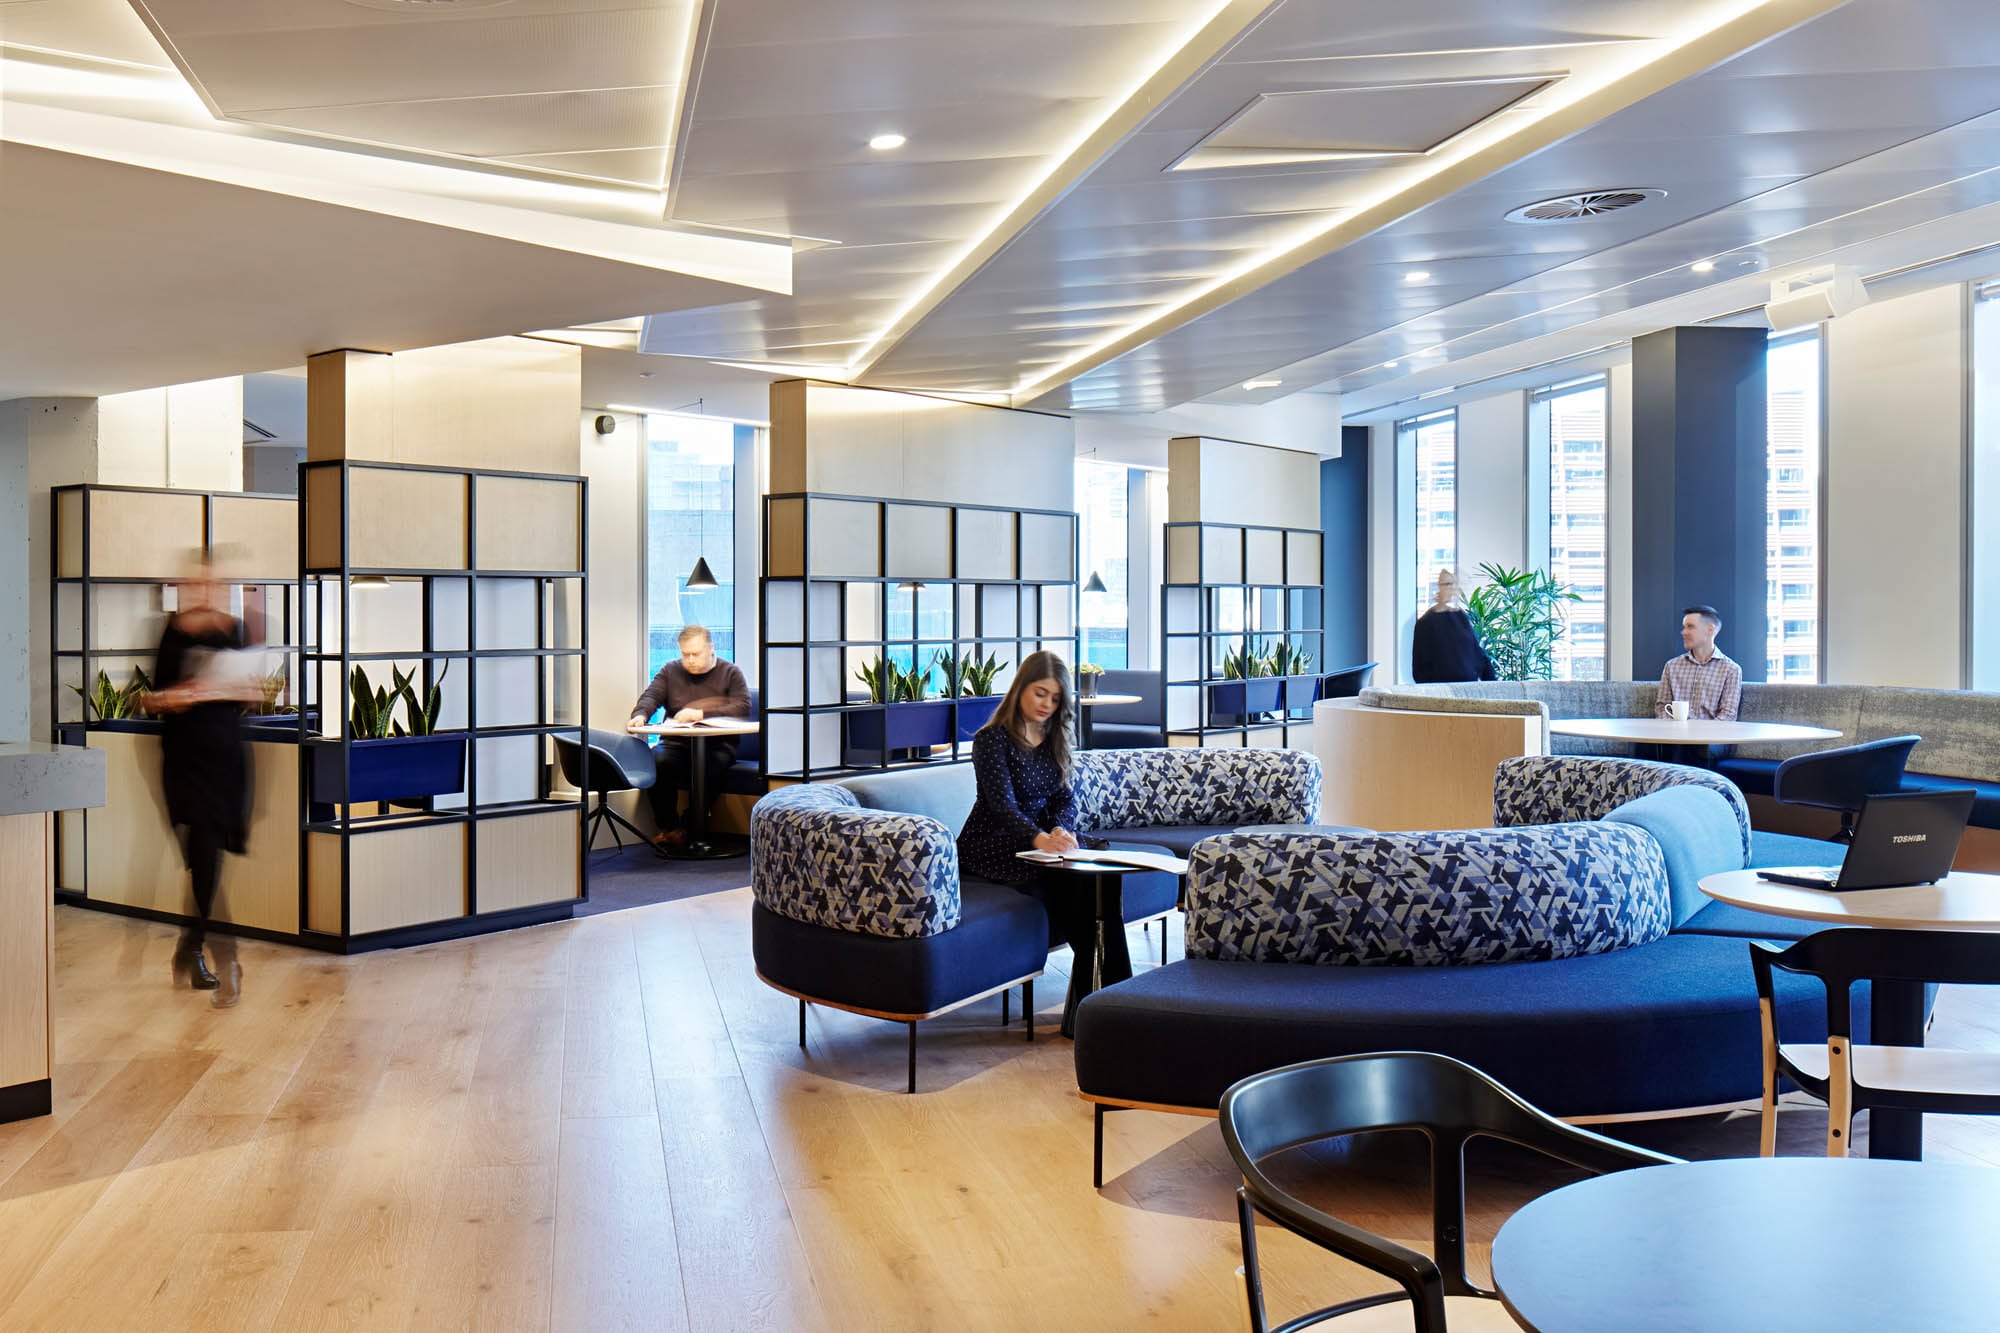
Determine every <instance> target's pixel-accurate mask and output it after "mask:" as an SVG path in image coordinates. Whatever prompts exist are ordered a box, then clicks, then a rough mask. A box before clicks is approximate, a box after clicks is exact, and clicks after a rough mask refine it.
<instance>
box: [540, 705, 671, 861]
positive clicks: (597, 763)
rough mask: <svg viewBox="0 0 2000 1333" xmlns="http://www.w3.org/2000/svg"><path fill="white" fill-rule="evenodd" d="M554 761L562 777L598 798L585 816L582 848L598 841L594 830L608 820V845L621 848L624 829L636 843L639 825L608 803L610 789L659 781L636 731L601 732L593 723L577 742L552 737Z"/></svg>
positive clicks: (642, 837)
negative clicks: (609, 830) (609, 832)
mask: <svg viewBox="0 0 2000 1333" xmlns="http://www.w3.org/2000/svg"><path fill="white" fill-rule="evenodd" d="M553 739H554V741H555V743H556V763H557V764H559V765H560V766H561V768H562V775H563V779H564V780H565V781H567V782H568V783H569V784H570V785H571V786H572V787H575V788H576V789H577V790H578V791H583V792H589V793H591V794H592V795H594V796H595V797H596V798H597V801H596V804H594V805H592V806H591V807H590V816H589V818H588V819H586V820H585V821H584V826H583V833H584V838H583V845H584V846H585V847H586V848H591V847H595V846H596V845H597V834H598V830H599V829H601V828H602V827H603V826H604V825H605V824H610V825H611V826H612V828H611V845H612V847H613V849H614V850H615V849H617V848H620V847H623V846H624V845H625V842H624V840H623V839H622V838H620V837H619V836H618V830H619V829H621V828H622V829H624V830H625V831H627V832H628V833H630V834H631V835H632V836H633V837H635V838H637V839H638V840H639V841H640V842H641V843H644V842H645V841H646V835H645V834H644V833H641V832H640V831H639V826H638V825H636V824H634V823H633V822H632V821H631V820H629V819H627V818H625V816H623V815H621V814H619V813H618V812H617V811H616V810H614V809H612V808H611V799H610V793H612V792H614V791H644V790H645V789H646V788H648V787H650V786H652V785H653V784H654V783H655V782H656V781H658V780H659V769H658V768H657V767H656V766H655V764H654V762H653V747H652V746H650V745H648V744H646V742H645V741H644V740H643V739H641V738H640V737H638V736H633V735H630V734H628V733H626V732H622V731H600V730H598V729H597V728H596V727H590V728H587V729H586V730H585V731H584V733H583V743H582V744H578V743H577V742H576V740H575V739H574V738H573V737H570V736H561V735H558V736H555V737H554V738H553Z"/></svg>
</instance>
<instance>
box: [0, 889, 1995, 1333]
mask: <svg viewBox="0 0 2000 1333" xmlns="http://www.w3.org/2000/svg"><path fill="white" fill-rule="evenodd" d="M748 915H749V898H748V892H747V890H742V891H737V892H732V893H723V894H716V895H712V896H709V897H706V898H700V899H693V900H689V901H686V902H680V903H672V904H665V905H661V906H657V907H649V908H642V909H638V910H634V911H629V912H620V913H615V914H611V915H607V916H600V917H593V918H589V919H586V920H581V921H576V922H569V923H564V924H561V925H555V926H544V927H539V928H536V929H531V930H522V931H516V932H513V933H511V934H506V935H497V936H490V937H487V938H484V939H479V940H468V941H459V942H455V943H451V944H443V945H435V946H431V947H427V948H422V949H413V950H408V951H404V952H398V953H385V954H373V955H368V956H364V957H360V958H353V959H343V958H332V957H326V956H322V955H317V954H310V953H305V952H300V951H296V950H288V949H283V948H279V947H276V946H266V945H250V946H247V947H246V949H245V957H244V965H245V974H246V983H245V997H244V1001H243V1004H242V1007H241V1008H239V1009H237V1010H234V1011H230V1012H223V1013H218V1012H215V1011H212V1010H211V1009H210V1008H209V1007H208V1005H207V1002H206V997H204V996H199V995H196V994H193V993H190V992H185V991H181V992H176V991H173V990H171V989H170V988H169V981H168V954H169V952H170V950H171V946H172V936H171V934H170V932H169V931H168V930H167V929H165V928H164V927H160V926H154V925H149V924H145V923H141V922H135V921H130V920H125V919H122V918H118V917H110V916H102V915H97V914H93V913H88V912H80V911H75V910H72V909H67V908H59V909H58V910H57V914H56V919H57V975H58V991H57V996H56V1000H57V1049H58V1055H59V1059H60V1066H59V1068H58V1071H57V1077H56V1112H55V1114H54V1115H53V1116H50V1117H46V1118H43V1119H39V1120H34V1121H28V1122H23V1123H20V1124H15V1125H9V1126H0V1330H9V1331H11V1330H17V1329H18V1330H35V1331H36V1333H44V1331H47V1330H69V1329H75V1330H92V1331H93V1333H95V1331H97V1330H105V1329H128V1328H129V1329H140V1328H144V1329H150V1330H172V1329H200V1330H207V1331H215V1333H220V1331H223V1330H238V1329H267V1328H275V1329H398V1330H400V1329H478V1330H512V1329H547V1328H557V1329H575V1330H590V1331H592V1333H604V1331H606V1330H615V1329H645V1330H662V1329H690V1330H699V1331H701V1333H708V1331H709V1330H725V1329H738V1328H745V1329H748V1328H765V1329H857V1330H860V1329H868V1330H875V1329H950V1330H958V1329H1010V1330H1012V1329H1022V1328H1027V1327H1030V1326H1038V1327H1049V1328H1058V1329H1066V1328H1081V1327H1090V1328H1098V1329H1124V1328H1157V1329H1232V1328H1240V1327H1242V1326H1243V1324H1244V1320H1243V1315H1242V1307H1241V1304H1240V1300H1241V1298H1240V1295H1239V1287H1238V1279H1237V1277H1236V1268H1237V1265H1238V1262H1239V1256H1238V1253H1237V1248H1236V1237H1235V1232H1234V1224H1233V1211H1232V1210H1233V1195H1232V1190H1233V1188H1234V1179H1233V1176H1232V1174H1231V1171H1230V1169H1229V1165H1228V1159H1227V1156H1226V1154H1225V1153H1224V1152H1223V1149H1222V1144H1221V1139H1220V1137H1219V1136H1218V1134H1217V1132H1216V1129H1215V1126H1214V1123H1213V1122H1212V1121H1203V1120H1195V1119H1190V1118H1186V1117H1179V1116H1168V1115H1159V1114H1151V1113H1143V1112H1127V1113H1122V1114H1119V1115H1115V1116H1113V1117H1111V1119H1110V1131H1109V1143H1108V1146H1107V1162H1106V1170H1107V1174H1108V1175H1109V1176H1110V1177H1112V1178H1111V1179H1109V1180H1108V1181H1107V1184H1106V1188H1105V1189H1104V1191H1103V1192H1102V1193H1101V1194H1099V1193H1095V1192H1093V1191H1092V1190H1091V1188H1090V1183H1089V1171H1090V1125H1091V1116H1090V1111H1089V1108H1088V1107H1087V1106H1085V1105H1084V1104H1083V1103H1081V1102H1079V1101H1077V1100H1076V1097H1075V1083H1074V1078H1073V1074H1072V1070H1071V1064H1070V1047H1069V1045H1068V1043H1066V1042H1064V1041H1062V1040H1060V1039H1058V1038H1057V1037H1056V1035H1055V1033H1054V1031H1053V1019H1054V1017H1055V1016H1056V1013H1057V1011H1058V1007H1059V1005H1060V1000H1061V990H1062V985H1063V979H1062V978H1061V977H1060V976H1059V975H1057V974H1056V973H1054V972H1052V973H1051V974H1050V975H1049V976H1048V977H1046V978H1045V979H1044V985H1043V986H1042V987H1041V988H1040V991H1039V993H1038V996H1037V998H1038V1000H1039V1001H1041V1003H1042V1005H1043V1007H1044V1012H1043V1014H1042V1016H1041V1023H1042V1036H1041V1039H1040V1040H1038V1041H1037V1042H1036V1043H1035V1044H1034V1045H1033V1046H1029V1045H1027V1044H1025V1043H1024V1042H1023V1041H1022V1040H1021V1028H1020V1026H1019V1023H1018V1020H1017V1022H1016V1025H1015V1026H1014V1027H1013V1028H1012V1029H1011V1034H1010V1035H1006V1036H1003V1034H1002V1033H1001V1030H1000V1029H999V1027H998V1018H999V1012H998V1003H997V1001H996V1002H992V1003H982V1004H981V1005H979V1006H976V1007H975V1008H974V1009H972V1010H970V1011H965V1012H962V1013H960V1014H958V1015H954V1016H951V1017H947V1018H945V1019H941V1020H937V1021H934V1022H932V1023H929V1024H926V1025H925V1027H924V1031H923V1050H922V1065H921V1070H920V1074H921V1079H922V1089H923V1091H922V1093H921V1094H920V1095H918V1096H915V1097H910V1096H906V1095H904V1093H903V1092H902V1080H903V1058H902V1056H903V1030H902V1029H901V1028H899V1027H896V1026H893V1025H890V1024H886V1023H878V1022H873V1021H870V1020H865V1019H859V1018H853V1017H850V1016H848V1015H844V1014H838V1013H833V1012H829V1011H820V1010H815V1011H814V1013H813V1018H812V1023H811V1029H810V1034H811V1040H810V1048H809V1050H807V1051H805V1052H801V1051H800V1050H799V1049H798V1047H797V1045H796V1030H795V1024H796V1021H797V1020H796V1010H795V1008H794V1007H793V1005H792V1003H791V1002H790V1001H789V1000H787V999H785V998H784V997H783V996H780V995H778V994H777V993H775V992H773V991H770V990H768V989H766V988H765V987H763V986H762V985H760V984H759V983H758V982H757V981H756V979H755V978H754V976H753V975H752V972H751V965H750V959H749V929H748ZM1133 948H1134V955H1135V957H1137V958H1142V959H1143V958H1144V957H1145V956H1146V954H1145V952H1144V950H1145V946H1144V944H1143V943H1142V942H1141V941H1140V940H1139V937H1138V936H1137V935H1136V933H1135V935H1134V937H1133ZM1060 958H1061V955H1058V960H1060ZM1938 1023H1939V1025H1938V1028H1937V1029H1936V1030H1935V1038H1934V1039H1935V1040H1938V1041H1941V1042H1949V1043H1952V1044H1959V1045H1975V1044H1976V1045H1982V1046H1985V1047H1986V1048H1988V1049H2000V1006H1995V1005H1993V1004H1992V1002H1991V1001H1987V1000H1984V999H1982V998H1981V997H1980V996H1979V995H1978V993H1976V992H1957V991H1953V992H1947V994H1946V996H1945V998H1944V1000H1943V1001H1942V1003H1941V1006H1940V1017H1939V1020H1938ZM1159 1055H1160V1058H1161V1059H1168V1060H1170V1059H1172V1058H1173V1052H1172V1051H1171V1050H1170V1049H1163V1050H1161V1051H1160V1052H1159ZM1823 1126H1824V1117H1823V1116H1822V1115H1821V1114H1819V1113H1817V1112H1815V1111H1812V1110H1800V1111H1796V1112H1789V1113H1787V1115H1786V1118H1785V1130H1784V1137H1783V1139H1782V1141H1781V1148H1782V1150H1784V1151H1788V1152H1799V1153H1808V1152H1817V1151H1818V1150H1819V1143H1820V1136H1821V1135H1822V1134H1823V1132H1824V1131H1823ZM1402 1137H1404V1136H1398V1137H1397V1138H1395V1139H1382V1140H1377V1141H1373V1142H1370V1143H1367V1144H1365V1145H1356V1146H1354V1147H1351V1148H1349V1149H1348V1150H1346V1151H1344V1152H1338V1153H1336V1152H1319V1153H1315V1154H1301V1155H1297V1156H1299V1157H1300V1159H1301V1160H1298V1161H1295V1162H1293V1163H1291V1164H1290V1168H1291V1174H1292V1175H1294V1176H1295V1177H1296V1178H1297V1179H1298V1180H1299V1181H1300V1182H1302V1187H1308V1188H1310V1189H1312V1190H1313V1191H1314V1192H1315V1193H1316V1194H1319V1195H1321V1196H1322V1197H1323V1198H1324V1199H1325V1200H1326V1201H1327V1202H1329V1203H1330V1204H1331V1205H1332V1206H1333V1207H1334V1208H1335V1209H1336V1210H1337V1211H1339V1212H1341V1213H1343V1214H1344V1215H1346V1216H1349V1217H1351V1218H1354V1219H1355V1220H1357V1221H1360V1222H1361V1223H1363V1224H1364V1225H1367V1226H1370V1227H1372V1228H1374V1229H1376V1230H1378V1231H1381V1232H1384V1233H1385V1234H1388V1235H1391V1236H1395V1237H1397V1238H1399V1239H1402V1240H1405V1241H1407V1242H1411V1243H1414V1244H1418V1245H1423V1244H1425V1243H1426V1240H1425V1238H1426V1236H1427V1234H1428V1223H1427V1221H1426V1216H1427V1214H1426V1212H1425V1208H1424V1205H1423V1204H1422V1203H1421V1202H1420V1196H1419V1194H1418V1192H1417V1187H1418V1182H1419V1181H1420V1180H1421V1174H1420V1167H1419V1162H1420V1159H1419V1158H1418V1157H1417V1156H1416V1155H1415V1154H1414V1152H1413V1151H1412V1149H1413V1145H1412V1144H1409V1143H1407V1142H1403V1141H1400V1140H1401V1138H1402ZM1643 1141H1645V1142H1648V1143H1650V1144H1653V1145H1655V1146H1658V1147H1661V1148H1664V1149H1665V1150H1667V1151H1671V1152H1679V1153H1683V1154H1687V1155H1695V1156H1710V1155H1732V1154H1747V1153H1751V1152H1754V1151H1755V1149H1756V1123H1755V1119H1754V1117H1736V1118H1732V1119H1723V1118H1719V1117H1707V1118H1704V1119H1701V1120H1698V1121H1687V1122H1678V1123H1675V1124H1670V1125H1655V1126H1651V1127H1649V1128H1647V1130H1646V1131H1645V1133H1644V1136H1643ZM1930 1145H1931V1152H1932V1155H1933V1156H1935V1157H1940V1158H1952V1159H1963V1160H1974V1161H1979V1162H1985V1163H2000V1126H1996V1125H1995V1124H1992V1123H1989V1122H1985V1121H1975V1120H1952V1121H1944V1120H1937V1119H1933V1120H1932V1122H1931V1133H1930ZM1477 1169H1478V1176H1477V1178H1476V1180H1475V1185H1474V1190H1473V1194H1472V1211H1473V1216H1474V1223H1473V1228H1474V1232H1475V1235H1476V1236H1477V1237H1478V1239H1480V1240H1481V1241H1484V1240H1487V1239H1490V1237H1491V1234H1492V1232H1493V1230H1494V1229H1495V1228H1496V1227H1497V1226H1498V1224H1499V1222H1500V1221H1501V1220H1502V1219H1504V1218H1505V1216H1506V1215H1507V1213H1508V1212H1509V1211H1511V1210H1512V1209H1513V1208H1515V1207H1517V1206H1519V1204H1520V1203H1521V1202H1523V1201H1524V1200H1526V1199H1527V1198H1530V1197H1532V1196H1533V1195H1534V1194H1536V1193H1539V1192H1540V1191H1542V1190H1544V1189H1547V1188H1549V1187H1551V1186H1553V1185H1555V1184H1558V1183H1560V1182H1562V1181H1563V1180H1565V1179H1566V1178H1567V1177H1566V1176H1565V1175H1564V1174H1563V1173H1562V1172H1561V1171H1560V1170H1558V1169H1554V1168H1544V1167H1542V1166H1540V1165H1539V1164H1534V1163H1530V1162H1527V1161H1524V1160H1522V1159H1520V1158H1514V1157H1508V1158H1501V1157H1500V1156H1498V1155H1497V1153H1496V1154H1493V1155H1491V1156H1489V1157H1486V1158H1483V1159H1482V1160H1481V1161H1480V1162H1479V1163H1478V1164H1477ZM1264 1250H1265V1262H1266V1273H1267V1281H1268V1286H1269V1295H1270V1297H1271V1301H1272V1305H1273V1308H1274V1310H1275V1311H1277V1312H1281V1313H1286V1314H1289V1313H1295V1312H1297V1311H1299V1310H1302V1309H1304V1308H1306V1307H1307V1306H1308V1305H1316V1304H1321V1303H1325V1302H1327V1301H1331V1300H1334V1299H1338V1298H1341V1297H1343V1296H1346V1295H1354V1294H1359V1293H1361V1292H1364V1291H1369V1290H1375V1289H1379V1288H1380V1287H1381V1286H1382V1285H1384V1284H1381V1283H1378V1282H1375V1281H1373V1280H1371V1279H1369V1278H1367V1277H1366V1276H1363V1275H1361V1274H1359V1273H1358V1272H1357V1271H1356V1270H1354V1269H1352V1268H1351V1267H1348V1266H1346V1265H1344V1264H1342V1263H1340V1262H1339V1261H1336V1260H1332V1259H1330V1258H1327V1257H1325V1256H1323V1255H1319V1254H1317V1253H1314V1252H1312V1251H1310V1250H1309V1249H1308V1248H1307V1247H1305V1246H1303V1245H1301V1244H1298V1243H1295V1242H1292V1241H1290V1240H1289V1238H1287V1237H1284V1236H1282V1235H1279V1234H1276V1233H1270V1232H1267V1233H1266V1239H1265V1243H1264ZM1482 1254H1483V1252H1482ZM1480 1263H1481V1264H1482V1265H1483V1263H1484V1259H1483V1257H1482V1258H1481V1259H1480Z"/></svg>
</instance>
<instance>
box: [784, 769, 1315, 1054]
mask: <svg viewBox="0 0 2000 1333" xmlns="http://www.w3.org/2000/svg"><path fill="white" fill-rule="evenodd" d="M1074 786H1075V791H1076V796H1077V805H1078V814H1079V820H1078V822H1079V823H1080V824H1081V825H1082V826H1083V828H1084V829H1086V830H1091V831H1096V832H1103V833H1110V834H1117V835H1122V837H1123V838H1124V839H1130V840H1131V841H1133V842H1136V843H1139V844H1142V845H1154V846H1161V847H1168V848H1172V849H1174V850H1176V851H1179V852H1182V853H1185V852H1186V851H1187V850H1188V849H1190V848H1192V847H1193V846H1194V845H1195V843H1196V842H1198V841H1199V840H1200V839H1202V838H1203V837H1206V836H1211V835H1213V834H1216V833H1218V832H1228V831H1229V830H1232V829H1235V828H1238V827H1241V826H1245V825H1251V824H1273V823H1290V824H1296V823H1304V822H1309V821H1310V820H1311V819H1312V818H1313V816H1314V814H1315V813H1316V812H1317V810H1318V808H1319V795H1320V773H1319V763H1318V761H1317V760H1315V759H1314V758H1313V757H1312V756H1311V755H1308V754H1303V753H1300V752H1297V751H1291V750H1195V749H1172V750H1167V749H1157V750H1111V751H1094V750H1093V751H1085V752H1083V753H1081V754H1079V755H1078V756H1077V770H1076V776H1075V779H1074ZM975 794H976V780H975V778H974V776H973V772H972V768H971V766H970V765H966V764H945V765H938V766H935V767H930V768H920V769H917V768H913V769H902V770H895V771H891V772H887V773H879V774H870V775H867V776H863V777H854V778H847V779H843V780H841V781H839V782H831V783H813V784H800V785H795V786H790V787H783V788H780V789H778V790H777V791H774V792H772V793H771V794H770V795H769V796H766V797H765V798H764V799H763V800H761V801H759V802H758V803H757V805H756V807H755V809H754V810H753V811H752V812H751V820H750V877H751V888H752V891H753V894H754V897H755V899H756V901H755V905H754V906H753V907H752V908H751V951H752V954H753V956H754V958H755V960H756V965H757V975H758V976H759V978H760V979H762V980H763V981H764V982H765V983H766V984H768V985H770V986H772V987H773V988H775V989H777V990H780V991H783V992H784V993H785V994H787V995H791V996H794V997H795V998H797V999H798V1001H799V1044H800V1045H801V1046H803V1045H804V1044H805V1014H806V1005H807V1004H808V1003H809V1002H810V1003H814V1004H824V1005H828V1006H831V1007H833V1008H838V1009H846V1010H849V1011H852V1012H855V1013H861V1014H867V1015H870V1016H873V1017H878V1018H886V1019H891V1020H894V1021H897V1022H902V1023H907V1024H908V1025H909V1028H910V1038H909V1088H910V1091H912V1092H914V1091H916V1025H917V1023H918V1022H919V1021H921V1020H922V1019H925V1018H932V1017H935V1016H937V1015H939V1014H942V1013H947V1012H949V1011H951V1010H953V1009H957V1008H960V1007H962V1006H964V1005H967V1004H970V1003H972V1002H973V1001H975V1000H980V999H984V998H986V997H988V996H991V995H994V994H1000V995H1002V996H1003V999H1002V1011H1001V1014H1002V1023H1003V1024H1004V1023H1005V1022H1006V1008H1005V1006H1006V1000H1005V998H1004V996H1005V994H1006V992H1007V991H1008V990H1009V988H1011V987H1013V986H1016V985H1019V986H1021V988H1022V1005H1023V1008H1022V1013H1023V1014H1024V1015H1025V1016H1030V1017H1029V1021H1028V1039H1029V1040H1030V1041H1032V1040H1034V1024H1033V1021H1032V1017H1031V1016H1032V1014H1033V1013H1034V988H1033V983H1034V978H1035V977H1037V976H1039V975H1040V974H1041V972H1042V969H1043V965H1044V963H1045V962H1046V961H1047V958H1048V950H1049V943H1050V941H1049V924H1048V916H1047V914H1046V913H1045V912H1044V911H1043V910H1042V906H1041V904H1040V903H1038V902H1036V901H1035V900H1034V899H1033V898H1030V897H1028V896H1027V895H1025V894H1023V893H1020V892H1018V891H1016V890H1015V889H1013V888H1011V887H1008V886H1006V885H1001V884H993V883H989V882H987V881H984V880H980V879H977V878H973V877H961V876H960V874H959V867H958V852H957V846H956V840H957V836H958V830H959V829H960V828H961V827H963V826H964V823H965V820H966V816H967V815H969V814H970V813H971V811H972V804H973V800H974V796H975ZM1179 896H1180V885H1179V882H1178V881H1177V880H1176V878H1175V877H1174V876H1172V875H1165V874H1133V875H1128V876H1126V877H1125V882H1124V907H1125V918H1126V920H1127V921H1128V922H1142V921H1149V920H1151V919H1154V918H1158V917H1162V916H1164V915H1165V914H1166V913H1168V912H1171V911H1173V910H1174V908H1175V906H1176V904H1177V902H1178V899H1179ZM1161 938H1162V940H1164V939H1165V931H1164V930H1162V932H1161Z"/></svg>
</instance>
